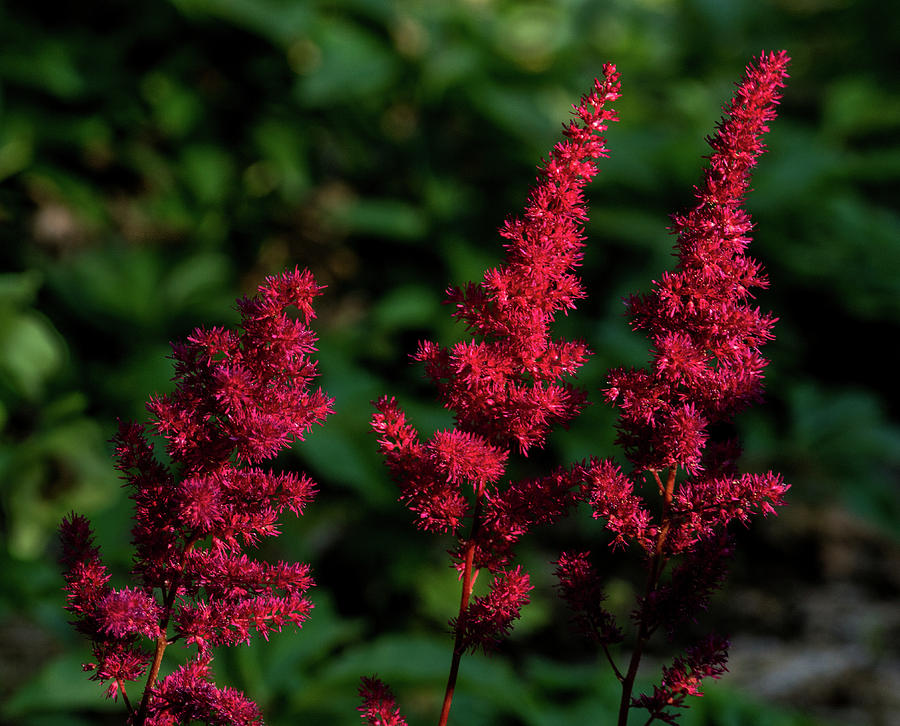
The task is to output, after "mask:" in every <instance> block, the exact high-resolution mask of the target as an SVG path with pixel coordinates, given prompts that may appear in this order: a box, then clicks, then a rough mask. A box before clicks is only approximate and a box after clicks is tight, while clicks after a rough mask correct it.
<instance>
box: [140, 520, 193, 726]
mask: <svg viewBox="0 0 900 726" xmlns="http://www.w3.org/2000/svg"><path fill="white" fill-rule="evenodd" d="M199 540H200V538H199V537H197V536H192V537H191V539H190V540H189V541H188V543H187V544H186V545H185V547H184V552H183V553H182V555H181V563H180V564H179V567H178V570H177V571H176V572H175V574H174V575H173V576H172V582H171V585H170V586H169V591H168V592H166V591H165V590H163V617H162V619H161V620H160V623H159V626H160V630H161V631H162V633H161V634H160V635H159V636H157V638H156V650H155V652H154V653H153V664H152V665H151V666H150V673H149V674H148V675H147V683H146V684H145V685H144V694H143V697H142V698H141V705H140V706H139V707H138V712H137V715H136V716H135V718H134V723H135V726H141V724H143V723H144V719H145V718H147V706H148V705H149V704H150V694H151V693H152V692H153V685H154V684H155V683H156V677H157V676H158V675H159V668H160V666H161V665H162V659H163V653H165V652H166V648H167V647H168V645H169V636H168V630H169V620H170V619H171V617H172V606H173V605H174V604H175V596H176V595H177V594H178V587H179V585H180V584H181V574H182V572H183V571H184V567H185V565H186V564H187V557H188V554H190V552H191V550H192V549H194V545H195V544H197V542H198V541H199Z"/></svg>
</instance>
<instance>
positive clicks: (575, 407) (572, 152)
mask: <svg viewBox="0 0 900 726" xmlns="http://www.w3.org/2000/svg"><path fill="white" fill-rule="evenodd" d="M618 97H619V74H618V73H617V72H616V69H615V66H613V65H607V66H605V67H604V79H603V80H597V81H595V83H594V86H593V88H592V90H591V92H590V93H588V94H586V95H585V96H583V97H582V98H581V101H580V103H579V104H578V105H577V106H574V116H575V118H574V119H573V120H572V121H570V122H569V123H568V124H567V125H566V126H564V129H563V135H564V137H565V138H564V140H562V141H560V142H559V143H557V144H556V145H555V146H554V148H553V149H552V151H551V152H550V157H549V159H548V160H547V161H546V162H545V163H544V164H543V165H542V166H541V167H540V169H539V178H538V181H537V185H536V186H535V188H534V189H533V190H532V192H531V196H530V197H529V200H528V205H527V207H526V209H525V214H524V217H522V218H514V219H510V220H508V221H507V222H506V224H505V225H504V226H503V227H502V229H501V230H500V234H501V236H502V237H503V238H504V239H505V240H506V242H505V245H504V246H505V248H506V253H507V254H506V259H505V261H504V263H503V264H502V265H500V266H498V267H497V268H495V269H492V270H489V271H488V272H486V273H485V275H484V279H483V280H482V282H481V283H470V284H468V285H467V286H465V287H464V288H451V289H450V290H449V291H448V302H449V303H451V304H453V305H455V306H456V311H455V313H454V317H456V318H457V319H459V320H461V321H463V322H465V323H466V326H467V329H468V331H469V333H470V334H471V338H470V339H467V340H463V341H461V342H459V343H457V344H455V345H453V346H452V347H450V348H449V349H448V348H443V347H441V346H440V345H438V344H437V343H433V342H423V343H422V344H421V345H420V347H419V350H418V352H417V353H416V354H415V356H414V358H415V359H416V360H417V361H420V362H422V363H424V364H425V372H426V375H427V376H428V377H429V378H430V379H431V380H432V381H433V382H434V383H435V384H436V386H437V389H438V393H439V397H440V400H441V401H442V403H443V405H444V407H445V408H447V409H448V410H450V411H452V412H453V413H454V416H455V427H454V428H453V430H450V431H438V432H437V433H435V434H434V435H432V436H431V437H430V438H429V439H427V440H425V441H423V440H422V439H421V437H420V435H419V433H418V432H417V431H416V429H415V428H414V427H413V426H412V425H411V424H410V423H408V422H407V420H406V416H405V414H404V413H403V412H402V410H401V409H400V407H399V406H398V404H397V402H396V401H395V400H394V399H393V398H388V397H385V398H383V399H381V400H380V401H378V402H377V404H376V407H377V409H378V413H377V414H376V415H375V416H374V419H373V428H374V429H375V431H376V432H377V433H378V434H379V446H380V449H381V452H382V454H383V455H384V457H385V460H386V463H387V465H388V467H389V469H390V470H391V472H392V474H393V476H394V478H395V479H396V481H397V483H398V485H399V487H400V498H401V500H402V501H403V502H404V503H405V504H406V505H407V506H408V507H409V508H410V509H411V510H412V511H413V512H414V513H415V514H416V516H417V524H418V526H419V527H420V528H421V529H423V530H425V531H430V532H436V533H445V534H450V535H453V536H454V537H455V538H456V542H457V544H456V546H455V548H454V549H453V550H452V552H451V555H452V557H453V560H454V564H455V565H456V567H457V569H458V571H459V573H460V578H461V580H462V597H461V604H460V609H459V613H458V615H457V617H456V618H454V619H453V620H452V621H451V628H452V631H453V633H454V636H455V645H454V650H453V658H452V661H451V667H450V674H449V677H448V683H447V690H446V693H445V698H444V703H443V707H442V712H441V717H440V723H441V724H445V723H446V722H447V717H448V713H449V709H450V704H451V701H452V696H453V690H454V687H455V682H456V676H457V673H458V669H459V662H460V658H461V656H462V654H463V653H464V652H466V651H472V650H475V649H477V648H479V647H480V648H483V649H485V650H490V649H491V648H493V647H495V646H496V645H497V643H498V642H499V641H500V640H501V639H502V638H503V637H504V636H505V635H506V634H507V633H508V631H509V629H510V628H511V625H512V622H513V621H514V620H515V619H516V618H518V617H519V612H520V610H521V608H522V606H523V605H525V604H526V603H527V602H528V597H529V596H528V593H529V590H530V589H531V585H530V584H529V580H528V574H527V573H526V572H525V571H524V570H522V569H521V568H520V567H513V568H511V567H510V561H511V560H512V558H513V553H512V547H513V545H514V544H515V543H516V541H517V540H518V539H519V538H520V537H521V536H522V535H523V534H525V533H526V532H527V531H529V530H530V529H531V528H532V527H534V526H535V525H538V524H544V523H549V522H552V521H554V520H555V519H558V518H559V517H560V516H562V515H564V514H565V513H566V512H567V511H568V510H569V509H570V508H571V507H572V506H574V505H575V504H576V503H577V502H578V501H580V500H582V499H583V498H584V496H585V492H586V485H585V475H584V472H583V470H582V468H581V467H580V466H574V467H572V468H570V469H568V470H567V469H564V468H560V469H558V470H556V471H554V472H551V473H550V474H548V475H546V476H544V477H538V478H535V479H530V480H523V481H518V482H512V483H508V484H506V485H502V484H501V479H502V477H503V475H504V472H505V467H506V462H507V459H508V456H509V453H510V449H511V448H513V447H514V448H516V449H518V450H519V452H521V453H522V454H524V455H527V454H528V452H529V451H530V450H532V449H534V448H540V447H542V446H543V444H544V442H545V440H546V437H547V434H548V433H549V431H550V430H551V428H552V427H553V426H555V425H560V424H561V425H565V424H566V423H568V422H569V421H570V420H571V419H572V418H574V417H575V416H577V415H578V413H579V412H580V411H581V409H582V407H583V406H584V405H585V400H586V395H585V393H584V392H583V391H581V390H578V389H576V388H574V387H573V386H572V385H571V384H570V383H568V382H567V381H566V378H567V377H569V376H571V375H573V374H574V373H575V371H577V370H578V368H579V367H580V366H581V365H582V364H583V363H584V361H585V360H586V358H587V355H588V348H587V345H586V344H585V343H584V342H583V341H580V340H576V341H569V340H560V339H555V338H553V337H552V336H551V331H550V325H551V323H552V321H553V319H554V317H555V316H556V314H557V313H559V312H567V311H568V310H569V309H571V308H573V307H574V306H575V303H576V301H577V300H579V299H580V298H582V297H584V291H583V290H582V288H581V283H580V281H579V279H578V277H577V276H576V275H575V268H576V267H578V265H580V263H581V258H582V252H581V250H582V247H583V246H584V241H583V240H584V237H583V234H582V225H583V224H584V222H585V220H586V219H587V211H586V207H585V200H584V195H583V190H584V187H585V185H586V184H587V182H588V181H590V179H591V178H592V177H593V176H594V175H595V174H596V173H597V168H596V166H595V163H594V162H595V160H596V159H599V158H602V157H605V156H606V147H605V146H604V143H605V141H604V139H603V138H602V136H600V135H599V134H602V133H603V132H604V131H605V130H606V128H607V124H608V122H610V121H614V120H616V114H615V112H614V111H613V110H611V109H609V108H607V104H608V103H609V102H611V101H615V100H616V99H617V98H618ZM481 568H486V569H487V570H488V571H489V572H490V573H491V574H492V575H493V576H494V579H493V583H492V584H491V586H490V592H489V594H488V595H487V596H485V597H479V598H475V599H474V601H472V602H470V598H471V594H472V588H473V585H474V581H475V577H476V576H477V574H478V572H479V570H480V569H481Z"/></svg>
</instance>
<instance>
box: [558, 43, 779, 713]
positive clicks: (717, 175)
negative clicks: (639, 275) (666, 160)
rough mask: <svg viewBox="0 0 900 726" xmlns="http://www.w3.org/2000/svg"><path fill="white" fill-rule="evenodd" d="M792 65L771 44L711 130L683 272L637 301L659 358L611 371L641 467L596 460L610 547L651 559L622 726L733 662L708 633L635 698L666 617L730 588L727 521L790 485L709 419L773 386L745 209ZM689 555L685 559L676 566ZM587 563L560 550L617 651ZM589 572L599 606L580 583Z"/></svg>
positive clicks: (679, 230)
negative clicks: (644, 485) (741, 467)
mask: <svg viewBox="0 0 900 726" xmlns="http://www.w3.org/2000/svg"><path fill="white" fill-rule="evenodd" d="M788 61H789V58H788V56H787V54H786V53H785V52H784V51H782V52H779V53H768V54H765V53H764V54H762V55H761V56H760V57H759V59H758V60H757V61H756V63H755V64H751V65H750V66H748V68H747V70H746V74H745V75H744V78H743V80H742V81H741V83H740V84H739V85H738V89H737V92H736V94H735V97H734V98H733V99H732V101H731V103H730V104H729V105H728V106H727V107H726V109H725V111H726V116H725V118H723V120H722V121H721V122H720V123H719V125H718V128H717V132H716V134H715V136H714V137H712V138H711V139H709V144H710V146H711V147H712V150H713V153H712V155H711V156H710V157H709V168H708V169H707V170H706V173H705V177H704V183H703V184H702V185H701V186H699V187H697V188H696V189H695V196H696V199H697V204H696V206H695V207H694V208H693V209H691V210H690V211H689V212H687V213H686V214H676V215H674V216H673V228H672V231H673V232H674V233H675V234H677V235H678V242H677V245H676V252H677V260H678V261H677V264H676V266H675V269H674V270H673V271H671V272H664V273H663V275H662V276H661V278H660V279H659V280H658V281H656V282H654V289H653V290H652V291H651V292H649V293H647V294H645V295H633V296H631V297H630V298H629V299H628V300H627V301H626V306H627V309H628V312H629V314H630V317H631V321H632V328H633V329H634V330H639V331H641V332H643V333H644V334H645V335H646V336H647V337H648V338H649V339H650V342H651V344H652V350H651V361H650V365H649V366H648V367H647V368H645V369H641V370H634V369H632V370H625V369H616V370H612V371H611V372H610V373H609V379H608V388H607V389H606V391H605V395H606V399H607V401H608V402H609V403H611V404H613V405H615V406H617V407H618V409H619V420H618V443H619V444H620V445H621V446H622V447H623V449H624V451H625V455H626V457H627V458H628V460H629V461H630V462H631V465H632V468H633V473H632V474H631V475H628V474H626V473H625V472H623V471H622V470H621V468H620V467H619V466H618V465H617V464H615V463H614V462H612V461H611V460H602V461H601V460H592V461H591V463H590V464H589V465H588V466H587V467H586V474H587V477H588V481H589V487H590V501H591V504H592V507H593V509H594V516H595V517H597V518H598V519H602V520H604V521H605V525H606V527H607V529H608V530H609V531H610V533H611V534H612V535H613V540H612V544H613V545H615V546H629V545H635V546H636V547H638V548H639V549H641V550H643V552H644V553H645V555H646V558H647V564H648V569H649V578H648V582H647V589H646V592H645V594H644V596H643V597H642V598H641V599H640V600H639V602H638V607H637V609H636V611H635V613H634V620H635V622H636V623H637V634H636V640H635V644H634V650H633V651H632V657H631V661H630V663H629V665H628V668H627V669H622V670H621V671H620V670H619V669H618V668H617V667H616V664H615V663H614V662H613V659H612V657H611V655H610V652H609V651H608V650H607V652H606V654H607V657H609V658H610V662H611V663H612V665H613V668H614V669H615V671H616V673H617V675H618V676H619V678H620V680H621V681H622V684H623V691H622V701H621V709H620V713H619V721H618V723H619V726H625V724H626V723H627V712H628V708H629V707H630V706H641V707H644V708H647V709H648V710H649V711H650V719H649V721H653V720H654V719H659V720H663V721H666V722H667V723H672V722H673V721H674V719H675V718H676V717H677V714H672V713H670V712H667V711H665V708H666V707H667V706H673V707H678V706H682V705H683V703H682V701H683V699H684V697H685V696H686V695H697V694H698V693H699V682H700V679H701V678H703V677H704V676H713V677H716V676H718V675H719V673H721V672H722V670H724V662H725V651H726V646H725V644H724V641H720V640H716V641H715V643H713V640H714V639H713V640H708V641H704V644H703V645H702V646H701V645H698V646H696V647H695V648H693V649H692V650H689V651H688V656H687V658H681V659H677V660H676V661H675V664H674V665H673V666H672V667H671V668H668V669H666V670H665V671H664V678H663V685H662V686H661V687H658V688H657V690H656V691H655V692H654V694H653V696H641V697H640V698H637V699H634V700H633V701H632V699H631V689H632V686H633V684H634V679H635V676H636V674H637V669H638V665H639V663H640V659H641V653H642V650H643V648H644V645H645V644H646V642H647V641H648V640H649V638H650V636H651V635H652V634H653V632H654V631H655V630H656V629H657V628H659V627H660V626H662V627H664V629H665V630H666V632H667V633H668V634H669V636H670V638H671V637H672V636H673V635H674V634H675V632H676V631H677V630H678V629H679V628H680V626H681V625H683V624H684V622H685V621H688V620H692V619H693V618H694V617H695V615H696V613H697V612H698V611H700V610H703V609H705V608H706V605H707V604H708V601H709V598H710V596H711V593H712V592H713V591H714V590H716V589H717V588H718V587H719V586H720V585H721V582H722V580H723V578H724V576H725V571H726V569H727V562H728V560H729V559H730V556H731V553H732V545H731V542H730V539H729V538H728V536H727V535H726V534H725V528H726V527H727V525H728V524H729V523H730V522H732V521H735V520H737V521H740V522H742V523H746V522H747V521H748V520H749V519H750V517H751V516H752V515H754V514H763V515H766V514H770V513H772V512H774V511H775V510H774V508H775V507H776V506H779V505H781V504H782V503H783V500H784V495H785V493H786V492H787V489H788V486H787V485H786V484H785V483H784V482H783V480H782V478H781V476H780V475H778V474H773V473H772V472H769V473H766V474H738V473H737V472H736V460H737V458H738V455H739V454H740V447H739V445H738V443H737V441H734V440H727V439H726V440H719V439H717V438H716V437H714V436H713V434H712V432H711V429H710V427H711V426H712V425H713V424H716V423H720V422H727V421H730V420H731V419H732V418H733V417H734V415H735V414H736V413H738V412H739V411H741V410H743V409H744V408H746V407H747V406H748V405H750V404H752V403H754V402H757V401H759V400H760V398H761V394H762V376H763V369H764V368H765V365H766V363H767V361H766V359H765V358H764V357H763V356H762V354H761V352H760V348H761V346H762V345H764V344H765V343H766V342H767V341H769V340H770V339H771V338H772V333H771V330H772V326H773V324H774V322H775V318H773V317H772V316H771V315H770V314H764V313H762V312H760V310H759V308H758V307H755V306H754V305H753V303H752V290H753V289H754V288H763V287H765V286H766V285H767V284H768V282H767V279H766V276H765V274H764V273H763V270H762V267H761V265H760V264H759V263H758V262H756V261H755V260H753V259H752V258H750V257H749V256H748V255H747V254H746V249H747V246H748V245H749V243H750V236H749V234H750V230H751V227H752V224H751V222H750V217H749V215H748V214H747V212H746V211H745V210H744V209H743V208H742V206H741V205H742V204H743V199H744V195H745V194H746V192H747V190H748V188H749V182H750V172H751V170H752V168H753V166H754V165H755V164H756V162H757V159H758V158H759V156H760V155H761V154H762V153H763V151H764V149H765V146H764V144H763V142H762V140H761V137H762V134H763V133H765V132H766V131H768V123H769V122H770V121H771V120H772V119H774V118H775V107H776V105H777V103H778V101H779V99H780V94H779V89H781V88H782V87H783V85H784V79H785V78H786V76H787V72H786V68H787V64H788ZM641 478H645V479H646V481H648V482H649V483H650V488H651V489H652V491H653V492H654V493H655V494H656V495H658V496H659V497H660V499H661V504H660V505H659V506H656V505H651V504H650V503H649V502H647V501H646V499H645V496H644V494H643V493H642V492H641V486H640V485H639V483H638V482H639V481H640V479H641ZM679 555H680V558H679V559H680V563H678V564H677V565H676V566H675V567H674V569H673V570H672V571H671V572H670V573H668V574H666V573H665V571H666V567H667V565H668V564H669V563H670V561H671V560H672V558H673V557H675V556H679ZM588 564H589V563H588V562H587V554H583V555H580V556H578V558H576V559H573V558H572V557H570V556H568V555H565V556H563V557H562V558H561V559H560V561H559V571H558V572H559V576H560V590H561V594H562V595H563V596H564V597H565V598H566V599H567V600H568V601H569V603H570V605H571V606H572V609H573V610H574V612H575V614H576V622H578V624H579V625H580V627H581V629H582V630H587V631H589V634H591V635H592V636H593V637H594V638H596V639H599V641H600V642H601V644H602V645H603V647H604V649H606V645H607V643H608V642H610V641H611V638H610V634H611V633H615V632H617V630H616V629H614V626H613V623H614V620H613V618H612V616H611V615H610V614H609V613H607V612H605V611H604V610H603V609H602V608H601V607H600V606H599V605H598V603H599V602H600V599H601V598H600V597H599V595H600V594H601V593H600V591H599V584H598V583H597V580H596V578H594V577H593V576H592V575H589V574H587V573H588V572H589V570H588V569H587V565H588ZM580 578H581V579H584V582H585V587H586V588H588V592H590V593H591V594H592V598H591V602H587V599H586V597H585V592H582V591H580V590H579V588H578V586H577V583H578V582H579V579H580ZM590 631H593V632H592V633H591V632H590ZM710 643H713V645H710ZM649 721H648V723H649Z"/></svg>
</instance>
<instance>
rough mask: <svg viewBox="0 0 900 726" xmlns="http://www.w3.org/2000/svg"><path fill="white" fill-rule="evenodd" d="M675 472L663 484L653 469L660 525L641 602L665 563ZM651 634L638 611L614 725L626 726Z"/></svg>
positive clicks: (646, 596) (672, 470) (650, 593)
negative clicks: (637, 620) (657, 494)
mask: <svg viewBox="0 0 900 726" xmlns="http://www.w3.org/2000/svg"><path fill="white" fill-rule="evenodd" d="M676 473H677V469H676V467H674V466H673V467H671V468H670V469H669V470H668V476H667V477H666V483H665V485H663V483H662V481H661V480H660V478H659V474H657V473H656V472H653V475H654V477H655V478H656V482H657V485H658V486H659V489H660V494H662V497H663V503H662V514H661V516H660V520H661V523H662V524H661V525H660V528H659V534H658V535H657V537H656V548H655V549H654V552H653V557H652V558H651V560H650V568H649V571H648V573H647V585H646V587H645V589H644V601H645V602H646V601H647V599H648V598H649V597H650V596H651V595H652V594H653V592H654V591H655V590H656V587H657V585H658V584H659V578H660V576H661V575H662V572H663V569H664V568H665V566H666V557H665V556H664V554H663V545H664V544H665V542H666V537H667V536H668V534H669V530H670V528H671V526H672V521H671V519H670V517H669V508H670V506H671V504H672V497H673V495H674V492H675V475H676ZM651 635H652V632H651V630H650V627H649V625H648V624H647V619H646V618H645V617H644V613H643V611H642V612H641V618H640V621H639V623H638V632H637V640H636V642H635V644H634V650H632V651H631V660H630V661H629V663H628V672H627V673H626V674H625V678H624V679H622V698H621V700H620V701H619V719H618V721H617V726H628V709H629V708H631V692H632V690H633V689H634V680H635V678H636V677H637V673H638V668H639V667H640V665H641V656H642V655H643V654H644V647H645V646H646V645H647V641H648V640H649V639H650V636H651Z"/></svg>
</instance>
